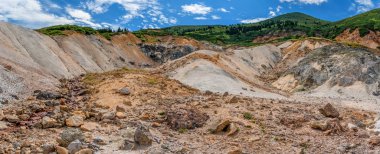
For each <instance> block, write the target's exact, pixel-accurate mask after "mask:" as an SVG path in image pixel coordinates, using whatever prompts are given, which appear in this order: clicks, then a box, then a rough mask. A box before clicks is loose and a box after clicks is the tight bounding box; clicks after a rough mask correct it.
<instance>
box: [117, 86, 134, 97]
mask: <svg viewBox="0 0 380 154" xmlns="http://www.w3.org/2000/svg"><path fill="white" fill-rule="evenodd" d="M119 93H120V94H122V95H130V94H131V91H130V90H129V89H128V88H127V87H124V88H121V89H120V90H119Z"/></svg>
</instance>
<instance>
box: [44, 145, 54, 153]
mask: <svg viewBox="0 0 380 154" xmlns="http://www.w3.org/2000/svg"><path fill="white" fill-rule="evenodd" d="M54 151H55V147H54V145H52V144H44V145H42V153H43V154H50V153H52V152H54Z"/></svg>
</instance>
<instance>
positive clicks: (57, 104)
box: [45, 101, 61, 107]
mask: <svg viewBox="0 0 380 154" xmlns="http://www.w3.org/2000/svg"><path fill="white" fill-rule="evenodd" d="M45 105H46V106H51V107H53V106H59V105H61V104H60V103H59V102H58V101H46V102H45Z"/></svg>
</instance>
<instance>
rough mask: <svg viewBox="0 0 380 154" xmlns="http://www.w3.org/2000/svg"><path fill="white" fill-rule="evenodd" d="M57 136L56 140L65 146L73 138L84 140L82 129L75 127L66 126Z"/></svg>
mask: <svg viewBox="0 0 380 154" xmlns="http://www.w3.org/2000/svg"><path fill="white" fill-rule="evenodd" d="M59 136H60V138H58V139H57V142H58V143H59V144H60V145H61V146H64V147H67V146H68V145H69V144H70V143H71V142H73V141H75V140H79V141H83V140H84V135H83V133H82V131H80V130H79V129H76V128H66V129H65V130H63V132H62V133H61V134H60V135H59Z"/></svg>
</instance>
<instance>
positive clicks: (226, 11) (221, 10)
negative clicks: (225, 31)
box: [218, 8, 230, 13]
mask: <svg viewBox="0 0 380 154" xmlns="http://www.w3.org/2000/svg"><path fill="white" fill-rule="evenodd" d="M218 11H220V12H224V13H228V12H230V11H228V10H227V9H225V8H219V9H218Z"/></svg>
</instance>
